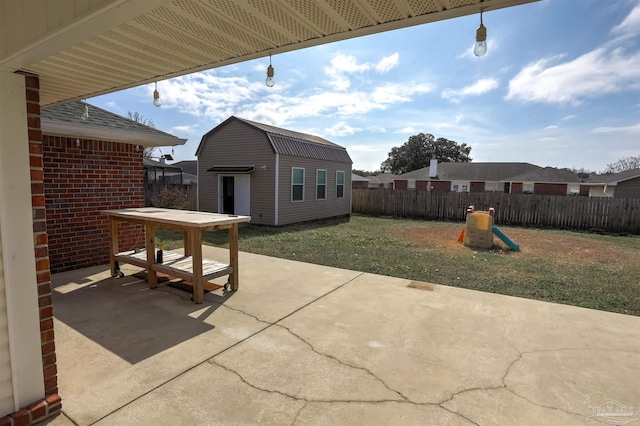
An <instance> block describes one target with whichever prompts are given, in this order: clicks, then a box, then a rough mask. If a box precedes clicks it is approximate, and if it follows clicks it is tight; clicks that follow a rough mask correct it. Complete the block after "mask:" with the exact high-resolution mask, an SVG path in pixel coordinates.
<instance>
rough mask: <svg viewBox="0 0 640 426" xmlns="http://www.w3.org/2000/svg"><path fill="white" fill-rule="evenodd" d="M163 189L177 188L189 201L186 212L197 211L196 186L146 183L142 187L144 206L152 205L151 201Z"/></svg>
mask: <svg viewBox="0 0 640 426" xmlns="http://www.w3.org/2000/svg"><path fill="white" fill-rule="evenodd" d="M165 188H170V189H172V188H177V189H178V190H179V191H180V192H182V193H183V194H185V195H186V196H187V199H188V200H189V207H188V208H187V210H194V211H195V210H197V209H198V204H197V200H198V185H194V184H191V185H183V184H171V183H147V184H145V186H144V205H145V206H147V207H149V206H152V205H153V204H152V203H151V200H153V198H154V197H155V196H156V195H158V194H160V192H162V190H163V189H165Z"/></svg>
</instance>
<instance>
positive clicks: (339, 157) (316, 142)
mask: <svg viewBox="0 0 640 426" xmlns="http://www.w3.org/2000/svg"><path fill="white" fill-rule="evenodd" d="M232 120H235V121H240V122H242V123H244V124H246V125H249V126H251V127H253V128H255V129H258V130H260V131H262V132H264V133H265V135H266V136H267V138H268V139H269V142H270V143H271V146H272V147H273V150H274V152H276V153H278V154H283V155H291V156H294V157H305V158H316V159H320V160H329V161H337V162H341V163H349V164H351V163H352V161H351V157H349V154H348V153H347V150H346V149H345V148H344V147H341V146H340V145H337V144H335V143H333V142H329V141H328V140H326V139H323V138H321V137H319V136H315V135H309V134H306V133H301V132H296V131H293V130H287V129H282V128H279V127H275V126H270V125H268V124H263V123H257V122H255V121H250V120H245V119H243V118H238V117H235V116H231V117H229V118H228V119H226V120H225V121H223V122H222V123H220V124H219V125H217V126H216V127H214V128H213V129H211V130H210V131H209V132H207V133H206V134H205V135H204V136H202V139H201V141H200V145H199V146H198V150H197V151H196V156H197V155H199V153H200V150H201V148H202V146H203V144H204V142H205V140H206V139H207V138H208V137H209V136H211V135H212V134H214V133H215V132H216V131H217V130H218V129H220V128H221V127H223V126H224V125H226V124H227V123H229V122H230V121H232Z"/></svg>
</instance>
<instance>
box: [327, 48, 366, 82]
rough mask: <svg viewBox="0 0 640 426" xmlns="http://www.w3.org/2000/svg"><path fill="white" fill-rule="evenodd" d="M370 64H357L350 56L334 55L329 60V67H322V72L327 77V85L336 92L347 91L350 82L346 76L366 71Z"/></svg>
mask: <svg viewBox="0 0 640 426" xmlns="http://www.w3.org/2000/svg"><path fill="white" fill-rule="evenodd" d="M370 68H371V64H358V62H357V60H356V58H355V57H354V56H351V55H342V54H339V55H336V56H334V57H333V59H331V66H326V67H324V72H325V74H327V76H329V78H330V79H329V84H331V85H332V86H333V87H334V88H335V89H336V90H347V89H348V88H349V86H351V81H350V80H349V78H348V77H347V75H346V74H353V73H355V72H363V71H367V70H368V69H370Z"/></svg>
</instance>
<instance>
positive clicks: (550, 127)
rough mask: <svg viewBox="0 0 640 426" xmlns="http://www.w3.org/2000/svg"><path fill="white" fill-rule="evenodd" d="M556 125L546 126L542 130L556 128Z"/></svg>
mask: <svg viewBox="0 0 640 426" xmlns="http://www.w3.org/2000/svg"><path fill="white" fill-rule="evenodd" d="M557 128H558V126H547V127H545V128H544V129H543V130H556V129H557Z"/></svg>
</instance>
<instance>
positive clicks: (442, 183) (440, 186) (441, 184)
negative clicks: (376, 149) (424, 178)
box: [431, 180, 451, 192]
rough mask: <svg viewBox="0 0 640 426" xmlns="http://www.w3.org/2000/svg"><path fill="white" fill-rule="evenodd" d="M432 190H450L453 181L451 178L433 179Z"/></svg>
mask: <svg viewBox="0 0 640 426" xmlns="http://www.w3.org/2000/svg"><path fill="white" fill-rule="evenodd" d="M431 190H432V191H435V192H450V191H451V181H450V180H437V181H431Z"/></svg>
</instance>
